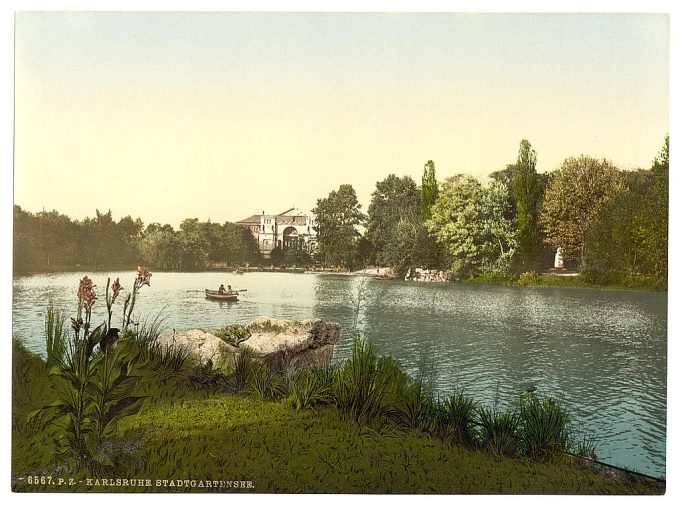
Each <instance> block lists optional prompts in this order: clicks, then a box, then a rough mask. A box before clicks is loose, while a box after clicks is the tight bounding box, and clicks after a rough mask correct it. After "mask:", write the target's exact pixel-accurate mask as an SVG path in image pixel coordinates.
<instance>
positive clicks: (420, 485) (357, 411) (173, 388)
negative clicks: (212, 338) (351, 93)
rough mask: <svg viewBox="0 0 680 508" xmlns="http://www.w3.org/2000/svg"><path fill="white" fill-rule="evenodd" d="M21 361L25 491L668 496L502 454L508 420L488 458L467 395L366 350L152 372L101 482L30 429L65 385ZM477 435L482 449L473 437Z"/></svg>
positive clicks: (18, 457)
mask: <svg viewBox="0 0 680 508" xmlns="http://www.w3.org/2000/svg"><path fill="white" fill-rule="evenodd" d="M14 356H15V358H14V362H13V379H14V383H13V399H14V401H13V415H12V416H13V418H12V422H13V427H12V472H13V476H12V484H13V489H14V490H16V491H64V488H63V487H60V486H58V485H29V484H28V483H27V480H26V479H27V478H28V477H29V476H30V477H34V476H36V475H37V476H38V477H40V476H42V475H44V476H47V475H51V476H52V477H57V476H61V477H72V478H75V479H76V480H84V479H85V478H88V477H89V478H95V477H97V478H121V479H122V478H126V479H127V478H149V479H152V480H156V479H161V480H162V479H168V480H170V479H174V480H177V479H189V480H190V479H194V480H232V481H233V480H244V481H251V482H252V483H253V486H254V488H253V489H245V490H234V489H227V491H229V492H238V491H248V492H309V493H312V492H328V493H332V492H343V493H355V492H356V493H359V492H364V493H555V494H556V493H572V494H575V493H593V494H595V493H599V494H627V493H629V494H632V493H637V494H650V493H651V494H660V493H663V492H664V490H665V484H664V483H662V482H652V481H648V480H645V479H643V478H641V477H639V476H635V475H631V474H627V473H622V472H617V471H615V470H611V469H599V468H598V467H599V466H597V467H596V466H590V465H588V464H587V463H586V462H585V461H582V460H579V459H575V458H573V457H571V456H568V455H561V454H560V455H559V456H557V455H556V456H555V457H553V460H552V461H550V462H545V463H544V462H539V461H536V460H531V459H530V458H527V457H519V456H517V454H516V453H515V452H516V451H517V450H515V449H514V448H513V449H512V451H511V453H509V454H510V455H514V456H513V457H506V456H504V454H505V453H506V451H507V450H506V449H504V448H503V446H506V445H507V442H506V441H504V439H506V438H507V433H506V435H504V434H503V432H506V430H507V429H506V427H507V426H505V423H507V422H499V421H496V422H494V421H491V422H490V424H489V426H488V427H489V429H490V430H489V431H488V432H487V435H488V436H490V437H491V441H492V445H493V446H494V447H495V450H494V451H496V452H498V453H495V454H490V453H488V452H487V451H485V448H488V446H487V445H488V444H489V442H490V440H489V439H488V438H487V439H486V440H485V435H484V432H485V430H484V427H483V426H481V428H477V427H474V428H473V425H477V424H476V423H474V422H472V416H471V415H472V414H473V413H475V412H476V411H477V410H478V409H477V406H476V405H475V404H474V402H473V401H472V400H471V399H468V398H466V397H464V396H463V395H458V396H457V398H456V397H454V398H451V399H448V400H447V399H445V400H444V401H443V402H441V403H440V402H439V401H436V402H434V401H433V400H432V398H431V397H430V396H429V395H428V394H426V393H424V392H423V390H422V387H421V385H420V384H419V383H417V382H413V381H409V380H408V378H407V377H406V376H405V375H404V374H403V373H402V372H401V371H400V369H399V368H398V365H397V364H396V363H395V362H394V361H393V360H391V359H389V358H378V357H376V355H375V354H374V353H373V350H372V347H371V346H370V344H369V343H366V342H363V341H357V344H355V357H354V358H353V359H352V360H353V361H350V362H346V363H345V364H344V366H343V367H342V368H340V369H333V368H327V369H320V370H317V371H298V372H291V373H288V374H285V373H282V372H280V371H277V370H275V369H273V368H272V367H271V366H266V367H265V366H264V365H265V364H257V363H254V362H253V360H252V358H250V359H248V360H247V362H248V365H245V364H244V366H243V373H242V374H240V376H241V378H240V380H237V379H236V378H235V376H234V374H233V373H231V374H221V373H219V372H217V371H215V370H210V369H209V368H207V367H206V366H200V365H198V366H196V365H189V364H185V365H183V366H181V368H180V369H179V371H178V372H177V375H176V376H173V377H170V378H167V379H164V380H159V379H158V378H157V377H156V376H154V374H153V371H149V372H147V373H145V374H143V375H144V380H145V381H144V382H142V383H140V384H139V386H138V389H137V392H136V393H135V394H136V395H139V396H147V398H146V399H145V402H144V405H143V407H142V408H141V410H140V411H139V412H138V413H137V414H134V415H132V416H127V417H125V418H122V419H121V420H120V422H119V423H118V426H117V428H116V431H115V433H114V434H113V435H112V436H110V437H108V438H107V439H106V441H105V442H104V443H103V452H104V453H106V455H107V456H108V457H109V458H110V460H111V463H110V464H109V465H107V466H106V467H104V468H101V469H100V470H99V471H98V473H97V474H96V475H93V473H92V472H88V471H85V470H77V469H74V468H73V467H72V466H70V465H69V464H68V463H66V462H61V461H60V459H59V458H58V457H56V456H55V455H54V452H53V447H52V444H51V442H50V436H49V433H48V432H47V431H44V430H42V429H41V428H40V426H39V425H38V424H36V423H33V424H30V425H29V424H28V423H27V421H26V415H27V414H28V413H29V412H31V411H33V410H34V409H37V408H39V407H41V406H42V405H44V404H46V403H49V402H52V400H53V399H54V392H55V386H54V384H51V383H54V382H55V381H53V380H52V379H51V378H47V376H46V367H45V363H44V361H42V360H41V359H40V358H38V357H36V356H35V355H32V354H30V353H28V352H27V351H26V350H25V349H24V348H22V346H21V345H20V344H19V343H17V342H15V345H14ZM260 369H267V370H266V371H265V370H260ZM246 371H247V373H246ZM265 374H266V376H265ZM259 375H262V376H263V380H261V382H260V387H261V391H262V393H263V394H268V393H269V394H273V393H274V390H275V395H270V397H268V398H271V399H276V400H266V399H265V398H262V397H261V396H259V394H258V392H257V390H254V391H253V390H252V387H253V386H254V385H255V384H256V381H254V380H255V379H257V377H258V376H259ZM267 376H274V377H275V379H276V380H275V381H272V379H268V378H267ZM56 381H57V382H58V380H56ZM237 381H238V382H237ZM236 384H242V385H243V386H242V388H243V389H244V391H243V392H242V393H240V394H233V393H227V391H229V390H232V391H233V390H234V388H235V385H236ZM272 385H275V386H276V387H275V388H273V387H272ZM284 392H285V393H284ZM343 397H344V398H343ZM437 411H442V414H439V415H438V413H437ZM480 411H483V410H481V409H480ZM491 416H493V415H491ZM433 422H435V423H436V422H439V424H441V425H442V426H443V428H445V429H447V432H448V433H449V435H448V437H447V436H446V435H445V436H443V439H440V438H438V437H437V435H438V434H437V432H435V431H434V430H433V429H434V428H436V426H435V427H433V426H432V423H433ZM478 433H479V434H480V437H477V438H475V440H477V441H479V446H472V445H471V444H470V443H469V442H468V443H466V442H465V441H466V440H472V439H473V437H471V436H476V435H477V434H478ZM512 433H513V437H512V439H514V440H516V441H517V440H518V439H520V436H521V432H520V431H519V430H518V428H517V426H516V425H515V427H514V430H512ZM463 436H465V438H463ZM461 442H462V444H463V445H464V446H461V445H460V444H459V443H461ZM513 446H515V447H516V446H517V442H514V443H513ZM55 481H56V480H55ZM68 491H69V492H73V491H104V492H116V491H117V492H123V491H133V492H142V491H146V492H185V491H197V492H205V491H224V490H219V489H214V488H211V489H206V488H199V487H195V488H191V487H190V486H187V487H184V486H182V487H172V488H170V487H165V488H164V487H162V486H161V487H156V486H155V485H152V486H151V487H135V488H131V487H123V486H120V487H102V486H94V485H92V486H88V485H87V483H86V482H83V483H76V485H74V486H72V487H69V488H68Z"/></svg>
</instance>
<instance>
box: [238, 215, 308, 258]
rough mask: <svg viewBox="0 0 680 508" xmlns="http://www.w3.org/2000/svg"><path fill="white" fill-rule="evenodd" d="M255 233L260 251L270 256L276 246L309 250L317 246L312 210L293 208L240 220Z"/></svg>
mask: <svg viewBox="0 0 680 508" xmlns="http://www.w3.org/2000/svg"><path fill="white" fill-rule="evenodd" d="M236 224H240V225H241V226H243V227H246V228H248V229H249V230H250V232H251V233H252V234H253V236H254V237H255V239H256V240H257V244H258V246H259V247H260V252H261V253H262V254H263V255H264V256H265V257H269V255H270V253H271V251H272V250H273V249H274V248H275V247H279V248H281V249H283V250H286V249H291V248H296V247H297V248H303V249H305V250H307V251H309V252H311V251H313V250H314V249H315V248H316V230H315V229H314V228H315V227H316V226H317V223H316V218H315V217H314V214H313V213H311V212H304V211H302V210H298V209H297V208H291V209H290V210H286V211H285V212H282V213H280V214H278V215H269V214H265V213H264V212H262V214H261V215H251V216H250V217H248V218H247V219H243V220H240V221H238V222H237V223H236Z"/></svg>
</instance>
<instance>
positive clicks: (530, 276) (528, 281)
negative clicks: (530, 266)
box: [517, 272, 541, 286]
mask: <svg viewBox="0 0 680 508" xmlns="http://www.w3.org/2000/svg"><path fill="white" fill-rule="evenodd" d="M540 280H541V275H540V274H539V273H538V272H524V273H522V274H520V276H519V278H518V279H517V284H519V285H520V286H535V285H537V284H538V283H539V282H540Z"/></svg>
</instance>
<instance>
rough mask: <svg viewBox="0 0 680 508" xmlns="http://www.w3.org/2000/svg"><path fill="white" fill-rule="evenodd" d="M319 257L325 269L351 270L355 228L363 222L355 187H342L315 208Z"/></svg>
mask: <svg viewBox="0 0 680 508" xmlns="http://www.w3.org/2000/svg"><path fill="white" fill-rule="evenodd" d="M312 211H313V212H314V214H315V215H316V221H317V226H316V231H317V241H318V257H319V259H320V260H321V262H322V263H324V264H325V265H328V266H344V267H348V268H352V264H353V260H354V251H355V245H356V241H355V240H356V238H357V237H358V236H359V232H358V231H357V229H356V228H357V226H359V225H361V224H363V223H364V221H365V219H366V218H365V216H364V214H363V213H362V212H361V205H360V204H359V201H358V200H357V195H356V192H355V191H354V187H352V186H351V185H349V184H344V185H341V186H340V188H339V189H338V190H337V191H335V190H334V191H331V193H330V194H328V197H326V198H321V199H318V200H317V202H316V208H314V210H312Z"/></svg>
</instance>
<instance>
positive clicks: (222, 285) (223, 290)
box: [217, 284, 231, 295]
mask: <svg viewBox="0 0 680 508" xmlns="http://www.w3.org/2000/svg"><path fill="white" fill-rule="evenodd" d="M229 289H231V286H229ZM217 292H218V293H219V294H221V295H223V294H225V293H226V292H227V291H226V290H225V289H224V284H220V289H218V290H217Z"/></svg>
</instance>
